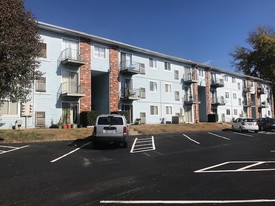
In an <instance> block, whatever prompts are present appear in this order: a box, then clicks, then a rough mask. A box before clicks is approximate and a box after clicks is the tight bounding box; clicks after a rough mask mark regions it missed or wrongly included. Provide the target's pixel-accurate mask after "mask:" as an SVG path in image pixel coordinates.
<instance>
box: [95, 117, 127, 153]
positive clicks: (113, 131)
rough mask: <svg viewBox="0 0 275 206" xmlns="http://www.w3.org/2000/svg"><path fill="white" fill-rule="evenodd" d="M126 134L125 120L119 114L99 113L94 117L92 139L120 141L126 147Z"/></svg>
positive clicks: (96, 140)
mask: <svg viewBox="0 0 275 206" xmlns="http://www.w3.org/2000/svg"><path fill="white" fill-rule="evenodd" d="M127 136H128V127H127V120H126V118H125V116H123V115H119V114H101V115H99V116H98V117H97V118H96V123H95V126H94V132H93V141H94V143H95V144H96V143H97V142H109V143H120V144H122V146H123V147H124V148H127V141H126V138H127Z"/></svg>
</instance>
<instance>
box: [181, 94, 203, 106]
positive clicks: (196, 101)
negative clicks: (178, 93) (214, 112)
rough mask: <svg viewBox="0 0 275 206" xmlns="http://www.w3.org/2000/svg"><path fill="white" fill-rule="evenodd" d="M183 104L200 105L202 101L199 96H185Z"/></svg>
mask: <svg viewBox="0 0 275 206" xmlns="http://www.w3.org/2000/svg"><path fill="white" fill-rule="evenodd" d="M183 102H184V104H186V105H190V104H200V101H199V99H198V96H194V95H186V94H185V95H184V96H183Z"/></svg>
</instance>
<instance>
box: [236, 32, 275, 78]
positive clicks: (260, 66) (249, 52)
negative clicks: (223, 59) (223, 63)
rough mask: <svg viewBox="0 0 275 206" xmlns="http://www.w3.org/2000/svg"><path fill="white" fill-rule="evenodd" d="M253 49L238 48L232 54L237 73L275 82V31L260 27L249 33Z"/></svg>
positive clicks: (249, 40) (248, 40)
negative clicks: (240, 72)
mask: <svg viewBox="0 0 275 206" xmlns="http://www.w3.org/2000/svg"><path fill="white" fill-rule="evenodd" d="M247 43H248V44H249V45H250V47H251V48H244V47H237V48H236V50H235V51H234V52H233V53H232V54H231V55H232V57H233V59H234V63H233V65H234V66H235V67H236V70H237V71H242V72H243V73H244V74H246V75H251V76H255V77H259V78H262V79H265V80H269V81H272V82H275V31H274V29H272V28H269V27H258V28H257V29H256V30H255V31H253V32H251V33H249V37H248V39H247Z"/></svg>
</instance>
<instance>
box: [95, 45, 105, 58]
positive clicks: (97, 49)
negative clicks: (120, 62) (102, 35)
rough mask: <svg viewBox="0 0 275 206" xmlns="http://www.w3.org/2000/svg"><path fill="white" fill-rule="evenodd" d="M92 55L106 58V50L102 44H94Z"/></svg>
mask: <svg viewBox="0 0 275 206" xmlns="http://www.w3.org/2000/svg"><path fill="white" fill-rule="evenodd" d="M94 57H96V58H101V59H105V58H106V50H105V47H103V46H97V45H95V46H94Z"/></svg>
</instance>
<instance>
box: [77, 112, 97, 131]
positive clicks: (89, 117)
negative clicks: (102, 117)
mask: <svg viewBox="0 0 275 206" xmlns="http://www.w3.org/2000/svg"><path fill="white" fill-rule="evenodd" d="M97 116H98V113H97V112H96V111H83V112H81V113H80V124H81V125H82V126H83V127H87V126H89V125H94V124H95V121H96V117H97Z"/></svg>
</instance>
